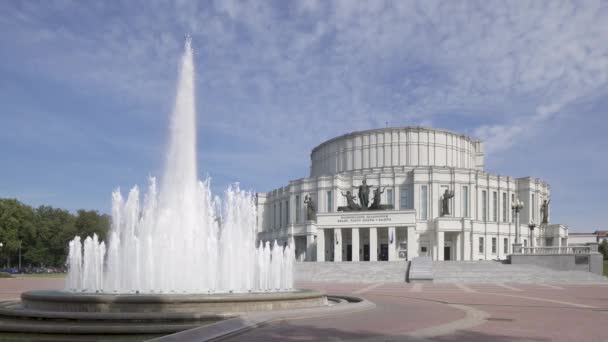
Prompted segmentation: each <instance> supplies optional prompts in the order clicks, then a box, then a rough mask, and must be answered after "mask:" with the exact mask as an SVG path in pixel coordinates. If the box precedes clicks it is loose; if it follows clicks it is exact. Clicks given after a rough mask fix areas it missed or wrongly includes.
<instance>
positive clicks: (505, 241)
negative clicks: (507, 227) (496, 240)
mask: <svg viewBox="0 0 608 342" xmlns="http://www.w3.org/2000/svg"><path fill="white" fill-rule="evenodd" d="M503 244H504V245H503V246H502V250H503V252H504V253H505V254H508V253H509V239H507V238H504V239H503Z"/></svg>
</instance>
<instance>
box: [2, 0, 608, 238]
mask: <svg viewBox="0 0 608 342" xmlns="http://www.w3.org/2000/svg"><path fill="white" fill-rule="evenodd" d="M0 13H1V14H2V15H0V197H16V198H18V199H20V200H23V201H25V202H26V203H29V204H32V205H40V204H49V205H53V206H59V207H64V208H67V209H70V210H76V209H78V208H86V209H98V210H101V211H104V212H108V211H109V207H110V192H111V190H112V189H114V188H116V187H118V186H120V187H121V188H122V189H123V190H126V189H127V188H130V187H131V186H133V185H135V184H139V185H145V184H146V181H147V176H148V175H159V170H161V167H162V162H163V159H164V157H163V155H164V145H165V142H166V139H167V136H166V133H167V128H166V126H167V119H168V118H167V117H168V113H169V111H170V110H171V107H172V104H173V99H174V95H175V94H174V93H175V82H176V78H177V67H178V61H179V56H180V54H181V53H182V48H183V41H184V36H185V35H186V34H189V35H191V36H192V39H193V46H194V48H195V63H196V65H197V97H198V98H197V105H198V108H197V110H198V119H199V122H198V132H199V133H198V136H199V141H198V149H199V152H198V158H199V172H200V174H201V178H202V177H205V176H206V175H210V176H211V177H212V179H213V184H214V189H215V191H216V192H217V191H223V189H224V188H225V187H226V186H227V185H228V184H229V183H231V182H235V181H240V183H241V186H242V187H244V188H247V189H253V190H256V191H267V190H270V189H273V188H276V187H278V186H281V185H284V184H286V183H287V182H288V181H289V180H290V179H296V178H300V177H305V176H307V174H308V170H309V153H310V150H311V149H312V148H313V147H314V146H316V145H317V144H319V143H320V142H322V141H323V140H325V139H328V138H331V137H334V136H336V135H340V134H343V133H346V132H350V131H354V130H361V129H370V128H376V127H384V126H385V123H386V122H388V124H389V125H391V126H406V125H425V126H431V127H437V128H447V129H451V130H456V131H459V132H463V133H466V134H469V135H472V136H474V137H476V138H481V139H483V140H484V141H485V142H486V167H487V169H488V170H489V171H491V172H493V173H497V174H502V175H511V176H517V177H519V176H535V177H541V178H543V179H545V180H547V181H548V182H549V183H550V184H551V186H552V195H553V200H552V205H553V206H552V213H551V214H552V221H553V222H559V223H565V224H568V225H570V226H571V229H572V230H573V231H590V230H593V229H597V228H604V229H608V226H606V224H605V222H606V220H605V212H606V209H605V207H606V205H608V201H607V200H606V199H605V198H604V196H605V195H604V194H605V193H606V192H607V191H606V189H608V177H606V174H607V171H608V161H607V158H608V153H606V151H607V150H608V138H607V135H608V134H607V133H606V132H608V113H607V108H608V96H607V95H608V2H606V1H572V2H561V1H548V2H543V1H509V2H500V1H479V2H473V1H470V2H465V1H445V2H437V1H420V2H409V1H388V2H384V1H376V0H374V1H350V0H346V1H246V2H241V1H227V0H223V1H157V0H153V1H10V0H0Z"/></svg>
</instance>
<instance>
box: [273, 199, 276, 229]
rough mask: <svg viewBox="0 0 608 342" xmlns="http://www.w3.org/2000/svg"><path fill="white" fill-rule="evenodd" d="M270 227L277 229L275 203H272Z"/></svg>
mask: <svg viewBox="0 0 608 342" xmlns="http://www.w3.org/2000/svg"><path fill="white" fill-rule="evenodd" d="M272 227H273V228H274V229H277V204H276V203H275V204H273V205H272Z"/></svg>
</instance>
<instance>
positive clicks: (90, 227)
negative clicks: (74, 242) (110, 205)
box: [74, 209, 110, 241]
mask: <svg viewBox="0 0 608 342" xmlns="http://www.w3.org/2000/svg"><path fill="white" fill-rule="evenodd" d="M74 227H75V228H76V235H79V236H80V237H81V238H83V239H85V238H86V237H87V236H93V234H97V236H98V237H99V239H100V240H104V241H105V239H106V235H107V233H108V229H109V228H110V216H109V215H106V214H99V213H98V212H97V210H82V209H81V210H78V211H77V212H76V220H75V222H74Z"/></svg>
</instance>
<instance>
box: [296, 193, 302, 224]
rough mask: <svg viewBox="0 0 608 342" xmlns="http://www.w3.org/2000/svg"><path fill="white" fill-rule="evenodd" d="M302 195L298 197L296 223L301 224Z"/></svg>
mask: <svg viewBox="0 0 608 342" xmlns="http://www.w3.org/2000/svg"><path fill="white" fill-rule="evenodd" d="M300 206H301V204H300V195H296V223H298V222H300V210H301V209H300Z"/></svg>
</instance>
